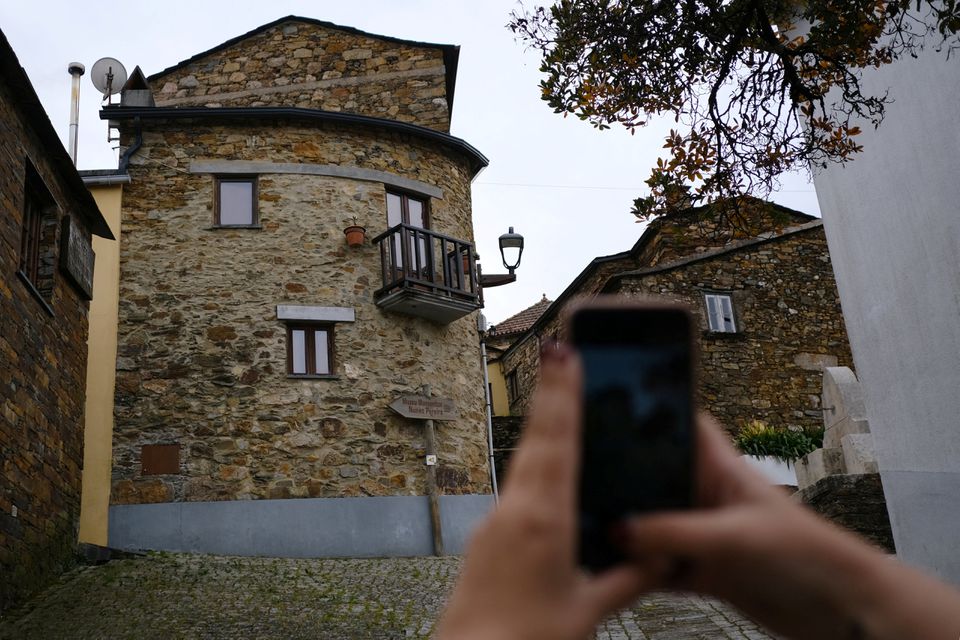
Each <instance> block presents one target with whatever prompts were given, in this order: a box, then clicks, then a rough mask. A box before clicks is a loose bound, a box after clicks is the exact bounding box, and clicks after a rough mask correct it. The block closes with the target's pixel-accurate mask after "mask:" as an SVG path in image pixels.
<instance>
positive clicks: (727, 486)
mask: <svg viewBox="0 0 960 640" xmlns="http://www.w3.org/2000/svg"><path fill="white" fill-rule="evenodd" d="M697 450H698V456H699V461H698V464H697V500H698V502H699V504H700V505H701V506H705V507H716V506H722V505H727V504H733V503H736V502H741V501H744V500H755V499H762V498H768V497H770V496H771V495H773V494H776V491H775V490H774V489H773V487H772V486H771V485H770V483H769V482H767V481H766V479H765V478H764V477H763V476H761V475H760V474H758V473H757V472H756V471H754V470H753V469H751V468H750V467H749V466H748V465H747V464H746V463H745V462H744V461H743V460H742V459H741V456H740V454H739V452H737V450H736V449H735V448H734V446H733V443H732V442H731V441H730V437H729V436H728V435H727V434H726V432H725V431H724V430H723V428H722V427H721V426H720V424H719V423H718V422H717V421H716V420H715V419H714V418H713V417H712V416H710V415H709V414H707V413H701V414H700V415H699V416H697Z"/></svg>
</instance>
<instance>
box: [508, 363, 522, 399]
mask: <svg viewBox="0 0 960 640" xmlns="http://www.w3.org/2000/svg"><path fill="white" fill-rule="evenodd" d="M507 392H508V393H509V398H508V400H509V401H510V402H516V401H517V400H518V399H519V398H520V383H519V382H518V381H517V370H516V369H514V370H513V371H511V372H510V373H508V374H507Z"/></svg>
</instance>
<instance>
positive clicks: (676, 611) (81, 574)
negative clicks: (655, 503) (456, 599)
mask: <svg viewBox="0 0 960 640" xmlns="http://www.w3.org/2000/svg"><path fill="white" fill-rule="evenodd" d="M459 569H460V560H459V559H457V558H395V559H386V560H384V559H351V560H339V559H338V560H301V559H280V558H237V557H213V556H191V555H180V554H151V555H148V556H144V557H138V558H133V559H124V560H113V561H111V562H109V563H108V564H105V565H102V566H97V567H89V566H88V567H81V568H79V569H76V570H74V571H72V572H70V573H69V574H67V575H65V576H64V577H63V578H62V579H61V580H60V581H59V582H58V583H57V584H56V585H54V586H52V587H51V588H49V589H48V590H47V591H45V592H44V593H42V594H41V595H40V596H39V597H36V598H34V599H33V600H31V601H30V602H29V603H27V604H26V605H24V606H22V607H20V608H19V609H16V610H14V611H11V612H9V613H8V614H7V615H5V616H4V617H3V618H2V619H0V639H3V640H7V639H10V640H12V639H15V638H16V639H19V638H30V639H38V640H39V639H44V640H48V639H49V640H56V639H58V638H64V639H65V638H71V639H73V638H78V639H79V638H91V639H93V638H96V639H109V640H113V639H120V638H123V639H126V638H129V639H131V640H133V639H136V640H149V639H153V638H155V639H161V638H162V639H164V640H167V639H175V638H184V639H187V638H206V639H219V638H224V639H226V638H258V639H274V638H275V639H278V640H279V639H285V640H286V639H296V638H372V639H378V640H386V639H394V638H423V637H429V635H430V633H431V630H432V625H433V621H434V620H435V618H436V617H437V615H438V613H439V611H440V610H441V608H442V607H443V603H444V601H445V598H446V594H447V592H448V590H449V589H450V588H451V587H452V585H453V582H454V580H455V578H456V574H457V572H458V571H459ZM597 637H598V638H602V639H610V640H619V639H644V640H680V639H684V640H696V639H704V640H706V639H711V640H712V639H714V638H717V639H726V640H766V639H768V638H770V636H768V635H766V634H764V633H763V632H761V631H760V629H759V627H757V625H755V624H753V623H752V622H749V621H747V620H744V619H743V618H742V617H740V616H738V615H736V614H735V613H733V612H732V611H731V610H730V609H728V608H726V607H724V606H722V605H720V604H719V603H717V602H715V601H712V600H708V599H704V598H699V597H695V596H687V597H678V596H666V595H660V594H657V595H653V596H650V597H647V598H644V599H642V600H640V601H639V602H637V603H636V605H635V606H634V607H633V608H632V609H629V610H626V611H624V612H622V613H621V614H619V615H618V616H616V617H614V618H611V619H610V620H607V621H606V622H605V623H604V625H602V627H601V629H600V630H599V632H598V635H597Z"/></svg>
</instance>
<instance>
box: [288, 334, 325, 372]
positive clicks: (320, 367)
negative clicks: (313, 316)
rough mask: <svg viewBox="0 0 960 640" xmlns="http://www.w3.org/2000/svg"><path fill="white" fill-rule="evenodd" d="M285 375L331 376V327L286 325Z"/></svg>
mask: <svg viewBox="0 0 960 640" xmlns="http://www.w3.org/2000/svg"><path fill="white" fill-rule="evenodd" d="M287 373H288V374H290V375H292V376H329V375H333V325H316V324H291V325H287Z"/></svg>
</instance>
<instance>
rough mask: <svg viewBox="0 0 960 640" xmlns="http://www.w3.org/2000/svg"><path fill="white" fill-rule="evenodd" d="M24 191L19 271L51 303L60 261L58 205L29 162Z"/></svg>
mask: <svg viewBox="0 0 960 640" xmlns="http://www.w3.org/2000/svg"><path fill="white" fill-rule="evenodd" d="M23 191H24V193H23V231H22V234H21V237H20V265H19V269H20V273H21V274H22V275H23V276H24V277H25V278H26V279H27V280H28V281H29V282H30V284H31V285H33V288H34V289H35V290H36V292H37V293H38V294H39V295H40V297H41V298H43V299H44V300H45V301H46V302H50V300H51V299H52V298H53V274H54V272H55V271H56V261H57V205H56V202H55V201H54V199H53V196H51V195H50V192H49V191H48V190H47V187H46V185H45V184H44V183H43V180H42V179H41V178H40V175H39V174H38V173H37V171H36V169H34V168H33V165H31V164H30V163H29V161H28V162H27V172H26V178H25V180H24V189H23Z"/></svg>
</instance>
